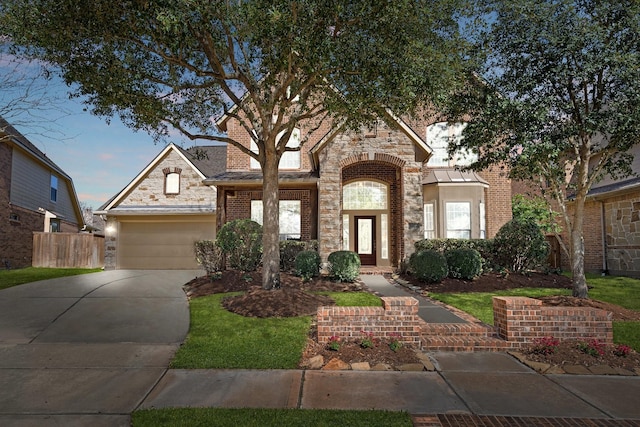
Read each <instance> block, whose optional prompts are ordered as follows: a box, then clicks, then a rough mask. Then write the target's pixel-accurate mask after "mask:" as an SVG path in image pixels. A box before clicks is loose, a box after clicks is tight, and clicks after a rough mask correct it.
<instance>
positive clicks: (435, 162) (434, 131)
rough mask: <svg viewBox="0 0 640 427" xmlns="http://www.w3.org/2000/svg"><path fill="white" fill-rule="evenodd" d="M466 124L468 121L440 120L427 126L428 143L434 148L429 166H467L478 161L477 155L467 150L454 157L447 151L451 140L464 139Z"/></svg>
mask: <svg viewBox="0 0 640 427" xmlns="http://www.w3.org/2000/svg"><path fill="white" fill-rule="evenodd" d="M466 126H467V124H466V123H447V122H440V123H434V124H432V125H430V126H428V127H427V143H428V144H429V145H430V146H431V148H432V149H433V156H432V157H431V158H430V159H429V162H428V163H427V165H428V166H431V167H453V166H456V165H458V166H466V165H469V164H471V163H472V162H474V161H476V159H477V156H476V155H475V154H474V153H472V152H470V151H467V150H465V151H461V152H458V153H456V155H455V157H454V158H450V157H449V154H448V153H447V147H448V146H449V143H450V142H459V141H461V140H462V138H463V136H462V131H464V128H465V127H466Z"/></svg>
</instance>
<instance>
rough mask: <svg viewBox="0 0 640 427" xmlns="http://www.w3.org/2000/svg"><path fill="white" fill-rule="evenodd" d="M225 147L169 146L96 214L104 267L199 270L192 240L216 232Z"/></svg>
mask: <svg viewBox="0 0 640 427" xmlns="http://www.w3.org/2000/svg"><path fill="white" fill-rule="evenodd" d="M225 170H226V147H225V146H206V147H193V148H191V149H189V150H185V149H183V148H181V147H178V146H176V145H174V144H169V145H167V146H166V147H165V148H164V149H163V150H162V151H161V152H160V153H159V154H158V155H157V156H156V158H155V159H153V160H152V161H151V163H149V164H148V165H147V166H146V167H145V168H144V169H143V170H142V171H141V172H140V173H139V174H138V176H136V177H135V178H134V179H133V180H132V181H131V182H130V183H129V184H128V185H127V186H126V187H125V188H124V189H122V190H121V191H120V192H118V193H117V194H116V195H115V196H114V197H112V198H111V199H110V200H109V201H107V202H106V203H105V204H104V205H102V206H101V207H100V208H98V209H97V210H96V211H95V212H94V213H95V214H97V215H102V216H104V217H105V219H106V223H105V227H104V234H105V269H192V268H198V265H197V263H196V261H195V255H194V242H195V241H196V240H202V239H214V238H215V235H216V213H215V208H216V189H215V187H210V186H208V185H206V184H204V180H205V179H206V178H207V177H209V176H212V175H216V174H218V173H220V172H223V171H225Z"/></svg>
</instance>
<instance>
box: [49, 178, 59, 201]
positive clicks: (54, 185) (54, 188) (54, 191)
mask: <svg viewBox="0 0 640 427" xmlns="http://www.w3.org/2000/svg"><path fill="white" fill-rule="evenodd" d="M50 184H51V185H50V188H51V193H50V194H51V201H52V202H57V201H58V177H57V176H55V175H51V181H50Z"/></svg>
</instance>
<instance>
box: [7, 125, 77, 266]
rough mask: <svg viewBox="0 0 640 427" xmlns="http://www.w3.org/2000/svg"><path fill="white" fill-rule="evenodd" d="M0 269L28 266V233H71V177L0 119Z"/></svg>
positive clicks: (74, 213) (73, 194) (73, 207)
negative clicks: (0, 263)
mask: <svg viewBox="0 0 640 427" xmlns="http://www.w3.org/2000/svg"><path fill="white" fill-rule="evenodd" d="M0 218H1V220H0V262H2V265H0V268H9V267H10V268H18V267H28V266H30V265H31V260H32V254H33V232H71V233H77V232H78V231H79V230H80V228H82V226H83V220H82V213H81V210H80V204H79V202H78V197H77V195H76V192H75V188H74V186H73V181H72V180H71V177H69V175H67V174H66V173H65V172H64V171H63V170H62V169H60V167H58V166H57V165H56V164H55V163H54V162H53V161H52V160H51V159H49V158H48V157H47V156H46V155H45V154H44V153H43V152H42V151H40V150H39V149H38V148H36V146H34V145H33V144H32V143H31V142H29V140H27V139H26V138H25V137H24V136H23V135H22V134H20V133H19V132H18V131H17V130H16V129H15V128H14V127H13V126H11V125H10V124H9V123H7V122H6V121H5V120H4V119H2V118H0Z"/></svg>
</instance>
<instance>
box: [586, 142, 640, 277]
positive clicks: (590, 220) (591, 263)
mask: <svg viewBox="0 0 640 427" xmlns="http://www.w3.org/2000/svg"><path fill="white" fill-rule="evenodd" d="M631 154H633V155H634V161H633V165H632V170H633V171H634V172H636V173H638V172H639V171H640V146H635V147H634V148H633V149H632V150H631ZM584 243H585V270H587V271H590V272H607V273H610V274H616V275H624V276H636V277H640V177H637V176H635V177H627V178H623V179H619V180H614V179H611V178H609V177H608V178H605V179H603V180H602V181H600V182H598V183H597V184H595V185H594V186H593V187H592V189H591V191H589V194H588V196H587V203H586V204H585V220H584Z"/></svg>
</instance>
